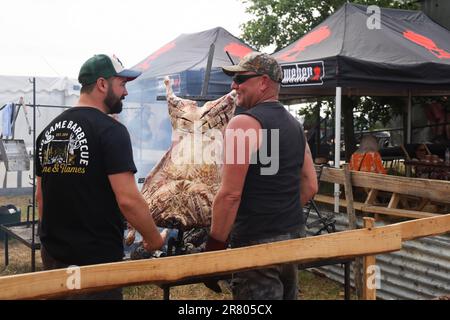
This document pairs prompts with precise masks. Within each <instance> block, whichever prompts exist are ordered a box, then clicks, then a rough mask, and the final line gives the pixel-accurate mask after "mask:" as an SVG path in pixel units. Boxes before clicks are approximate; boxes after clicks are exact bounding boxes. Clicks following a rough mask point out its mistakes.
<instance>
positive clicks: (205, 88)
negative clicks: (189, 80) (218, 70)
mask: <svg viewBox="0 0 450 320" xmlns="http://www.w3.org/2000/svg"><path fill="white" fill-rule="evenodd" d="M215 49H216V46H215V44H214V43H211V46H210V47H209V53H208V61H207V63H206V70H205V78H204V79H203V86H202V93H201V96H202V97H205V96H206V95H207V94H208V86H209V77H210V76H211V67H212V62H213V58H214V51H215Z"/></svg>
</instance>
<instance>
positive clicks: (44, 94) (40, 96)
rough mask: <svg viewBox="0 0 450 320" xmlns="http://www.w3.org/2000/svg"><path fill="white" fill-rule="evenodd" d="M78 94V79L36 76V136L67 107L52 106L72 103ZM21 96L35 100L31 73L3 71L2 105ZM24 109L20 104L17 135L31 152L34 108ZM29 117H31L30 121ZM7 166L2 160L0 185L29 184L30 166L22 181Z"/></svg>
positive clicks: (0, 114) (0, 129) (0, 115)
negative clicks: (27, 75)
mask: <svg viewBox="0 0 450 320" xmlns="http://www.w3.org/2000/svg"><path fill="white" fill-rule="evenodd" d="M79 95H80V85H79V83H78V81H77V80H75V79H69V78H67V77H65V78H56V77H36V105H38V107H37V108H36V136H37V135H38V134H39V133H40V132H41V131H42V130H43V129H44V127H45V126H46V125H47V124H48V123H49V122H50V121H51V120H52V119H53V118H54V117H56V116H57V115H58V114H60V113H61V112H62V111H64V108H58V107H50V106H72V105H73V104H74V103H76V101H77V100H78V97H79ZM21 97H23V99H24V103H25V104H27V105H28V104H33V83H32V77H24V76H6V75H0V108H2V107H3V106H4V105H6V104H8V103H15V104H19V99H20V98H21ZM6 109H7V108H3V110H1V111H0V133H2V132H3V129H4V126H5V122H4V121H3V116H5V117H6V115H5V114H4V113H5V112H6ZM16 110H17V106H16ZM25 111H26V112H25ZM25 111H24V108H23V107H21V108H20V109H19V112H18V113H17V119H16V122H15V132H14V139H21V140H24V141H25V145H26V148H27V151H28V153H31V152H32V149H33V133H32V132H30V126H31V127H32V126H33V108H32V107H26V110H25ZM26 118H28V121H27V119H26ZM0 158H1V157H0ZM30 168H32V166H30ZM5 169H6V168H5V165H4V164H3V163H0V186H1V187H3V188H4V187H6V188H15V187H18V186H20V185H21V186H22V187H30V183H29V178H28V175H31V173H32V171H31V170H30V172H23V173H22V181H18V179H17V173H16V172H6V170H5ZM5 174H6V180H5ZM5 181H6V183H5Z"/></svg>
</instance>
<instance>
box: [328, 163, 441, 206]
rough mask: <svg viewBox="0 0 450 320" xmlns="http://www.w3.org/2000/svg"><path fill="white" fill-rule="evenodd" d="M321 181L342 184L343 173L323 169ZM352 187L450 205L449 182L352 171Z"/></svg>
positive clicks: (338, 170) (337, 170) (332, 169)
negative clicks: (373, 189)
mask: <svg viewBox="0 0 450 320" xmlns="http://www.w3.org/2000/svg"><path fill="white" fill-rule="evenodd" d="M320 180H321V181H326V182H331V183H339V184H342V185H343V184H344V171H343V170H342V169H335V168H328V167H325V168H323V171H322V175H321V177H320ZM352 185H353V186H354V187H364V188H369V189H371V188H374V187H376V188H377V189H378V190H382V191H388V192H395V193H399V194H405V195H410V196H416V197H421V198H428V199H430V200H432V201H438V202H442V203H450V197H449V196H448V195H449V194H450V181H443V180H431V179H419V178H407V177H398V176H392V175H387V174H377V173H369V172H361V171H352Z"/></svg>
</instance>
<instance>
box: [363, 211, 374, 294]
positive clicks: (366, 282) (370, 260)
mask: <svg viewBox="0 0 450 320" xmlns="http://www.w3.org/2000/svg"><path fill="white" fill-rule="evenodd" d="M364 227H365V228H367V229H368V230H371V229H373V228H374V227H375V220H374V219H372V218H368V217H364ZM375 264H376V258H375V256H374V255H367V256H364V257H363V294H362V298H363V299H364V300H376V299H377V288H376V281H375V283H374V281H373V280H374V279H375V278H374V277H376V276H377V275H376V274H372V273H373V272H376V271H375V270H376V269H375ZM375 280H376V279H375Z"/></svg>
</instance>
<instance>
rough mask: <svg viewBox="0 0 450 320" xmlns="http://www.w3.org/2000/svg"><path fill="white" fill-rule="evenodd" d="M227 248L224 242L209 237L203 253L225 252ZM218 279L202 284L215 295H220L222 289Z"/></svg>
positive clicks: (209, 279) (210, 279)
mask: <svg viewBox="0 0 450 320" xmlns="http://www.w3.org/2000/svg"><path fill="white" fill-rule="evenodd" d="M227 247H228V244H227V243H226V242H223V241H220V240H217V239H214V238H213V237H211V236H208V239H207V240H206V246H205V252H208V251H217V250H225V249H226V248H227ZM219 280H220V278H219V277H211V278H208V279H207V280H205V281H204V282H203V284H204V285H205V286H206V287H207V288H208V289H210V290H212V291H214V292H216V293H222V289H221V288H220V286H219V283H218V282H219Z"/></svg>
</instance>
